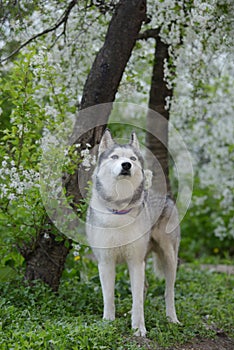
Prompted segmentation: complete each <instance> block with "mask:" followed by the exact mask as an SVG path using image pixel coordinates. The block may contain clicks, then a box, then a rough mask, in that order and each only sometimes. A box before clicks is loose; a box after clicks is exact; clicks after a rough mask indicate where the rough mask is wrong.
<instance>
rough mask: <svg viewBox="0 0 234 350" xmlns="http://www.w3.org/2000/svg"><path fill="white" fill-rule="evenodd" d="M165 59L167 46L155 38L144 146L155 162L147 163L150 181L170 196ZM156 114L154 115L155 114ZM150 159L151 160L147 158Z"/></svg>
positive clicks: (170, 91)
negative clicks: (151, 174)
mask: <svg viewBox="0 0 234 350" xmlns="http://www.w3.org/2000/svg"><path fill="white" fill-rule="evenodd" d="M165 59H168V45H166V44H164V43H163V42H162V41H161V40H160V38H159V37H158V38H157V40H156V46H155V56H154V66H153V72H152V79H151V88H150V98H149V109H150V110H149V112H148V115H147V122H146V124H147V132H146V147H147V148H148V149H149V150H150V151H151V152H152V153H153V155H154V157H155V159H154V162H153V164H152V161H149V163H151V164H150V168H151V170H153V172H154V179H155V181H154V182H153V186H154V188H155V189H156V190H157V192H159V193H160V192H161V193H162V192H163V193H162V194H168V193H169V194H170V191H171V188H170V180H169V165H168V121H169V110H166V109H165V99H166V97H167V96H171V95H172V90H169V89H168V88H167V84H166V82H165V80H164V61H165ZM154 111H155V112H156V113H155V112H154ZM151 159H152V158H151Z"/></svg>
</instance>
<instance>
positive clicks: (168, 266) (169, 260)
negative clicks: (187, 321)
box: [163, 247, 179, 323]
mask: <svg viewBox="0 0 234 350" xmlns="http://www.w3.org/2000/svg"><path fill="white" fill-rule="evenodd" d="M170 248H171V249H168V251H167V252H165V251H164V254H163V263H164V274H165V279H166V290H165V302H166V315H167V317H168V319H169V321H171V322H173V323H179V321H178V319H177V316H176V310H175V295H174V286H175V280H176V270H177V254H176V252H175V250H174V249H173V247H170Z"/></svg>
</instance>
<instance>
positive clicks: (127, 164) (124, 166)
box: [121, 162, 132, 170]
mask: <svg viewBox="0 0 234 350" xmlns="http://www.w3.org/2000/svg"><path fill="white" fill-rule="evenodd" d="M121 165H122V168H123V170H129V169H131V166H132V164H131V163H129V162H124V163H122V164H121Z"/></svg>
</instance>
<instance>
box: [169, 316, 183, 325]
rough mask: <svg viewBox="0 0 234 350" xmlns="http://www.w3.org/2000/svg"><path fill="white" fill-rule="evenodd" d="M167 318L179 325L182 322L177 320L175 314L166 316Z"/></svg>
mask: <svg viewBox="0 0 234 350" xmlns="http://www.w3.org/2000/svg"><path fill="white" fill-rule="evenodd" d="M167 319H168V321H169V322H171V323H175V324H178V325H181V324H182V323H181V322H180V321H179V320H178V318H177V317H176V316H173V317H171V316H167Z"/></svg>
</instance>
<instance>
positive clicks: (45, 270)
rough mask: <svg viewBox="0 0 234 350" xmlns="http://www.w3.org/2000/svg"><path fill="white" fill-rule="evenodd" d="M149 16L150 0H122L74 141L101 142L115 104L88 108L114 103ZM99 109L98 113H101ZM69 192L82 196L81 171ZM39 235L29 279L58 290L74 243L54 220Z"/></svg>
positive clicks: (28, 253)
mask: <svg viewBox="0 0 234 350" xmlns="http://www.w3.org/2000/svg"><path fill="white" fill-rule="evenodd" d="M145 19H146V0H121V1H120V2H119V4H118V6H117V7H116V10H115V12H114V14H113V17H112V19H111V22H110V25H109V28H108V31H107V34H106V38H105V42H104V45H103V47H102V48H101V49H100V51H99V53H98V54H97V56H96V59H95V61H94V63H93V66H92V68H91V71H90V73H89V75H88V78H87V80H86V83H85V86H84V91H83V97H82V100H81V108H80V109H81V111H80V113H79V116H78V118H77V121H76V125H75V128H74V133H73V137H72V143H81V149H82V147H85V144H86V143H89V144H90V145H91V146H92V147H93V146H95V145H96V144H97V143H99V142H100V139H101V136H102V134H103V131H104V129H105V127H106V124H107V121H108V117H109V114H110V111H111V104H108V105H105V106H103V107H101V108H98V107H97V109H93V108H88V107H91V106H94V105H98V104H101V103H107V102H113V101H114V99H115V94H116V92H117V89H118V86H119V83H120V80H121V77H122V75H123V72H124V69H125V67H126V65H127V62H128V60H129V57H130V55H131V52H132V49H133V47H134V45H135V41H136V38H137V35H138V33H139V31H140V28H141V24H142V22H143V21H144V20H145ZM97 112H98V113H97ZM64 184H65V187H66V190H67V194H68V195H72V196H73V198H74V202H75V203H78V202H79V201H80V199H81V198H82V196H81V193H80V191H79V186H78V171H77V172H76V173H75V174H74V175H68V176H66V178H65V179H64ZM47 222H48V225H49V227H48V229H45V230H44V231H43V232H42V233H41V234H40V235H39V237H38V239H37V242H36V244H35V246H34V248H32V247H31V248H28V249H24V252H23V253H22V254H23V255H24V257H25V260H26V273H25V278H26V279H29V280H33V279H36V278H40V279H42V280H43V281H45V282H46V283H48V284H49V285H50V286H51V287H52V289H53V290H57V289H58V286H59V281H60V277H61V274H62V271H63V269H64V263H65V260H66V256H67V254H68V252H69V250H70V246H69V247H66V246H65V245H64V243H65V241H66V239H64V240H63V241H61V242H59V243H58V242H56V240H55V239H54V238H55V237H54V236H53V235H52V234H51V225H52V224H51V223H50V222H49V220H48V221H47Z"/></svg>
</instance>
